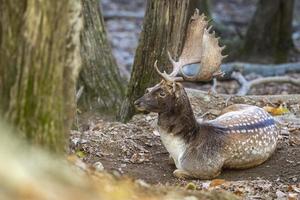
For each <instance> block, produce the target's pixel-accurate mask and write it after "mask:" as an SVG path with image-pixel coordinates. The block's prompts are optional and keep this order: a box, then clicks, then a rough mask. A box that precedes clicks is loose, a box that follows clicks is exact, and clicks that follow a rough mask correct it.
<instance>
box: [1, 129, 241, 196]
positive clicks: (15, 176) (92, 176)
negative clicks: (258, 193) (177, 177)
mask: <svg viewBox="0 0 300 200" xmlns="http://www.w3.org/2000/svg"><path fill="white" fill-rule="evenodd" d="M12 135H13V134H12V133H11V131H10V130H8V129H7V127H5V126H3V124H2V123H0V154H1V156H0V163H1V165H0V178H1V181H0V188H1V189H0V190H1V192H0V199H5V200H24V199H30V200H40V199H44V200H52V199H56V200H68V199H70V200H71V199H72V200H77V199H78V200H79V199H85V200H92V199H93V200H94V199H105V200H110V199H114V200H129V199H130V200H135V199H136V200H143V199H147V200H156V199H174V200H176V199H195V200H196V199H218V200H222V199H237V198H236V197H235V196H234V195H232V194H231V193H228V192H225V191H215V190H212V191H208V192H200V191H187V190H183V189H178V188H175V187H159V186H157V187H152V186H150V185H148V184H147V183H145V182H143V181H141V180H140V181H135V180H133V179H130V178H121V177H115V176H113V175H110V174H108V173H105V172H98V171H96V170H95V169H93V168H91V167H89V166H87V165H86V164H85V163H83V162H82V161H81V160H80V159H78V158H76V157H73V156H71V157H69V161H70V162H71V163H72V164H69V163H67V162H66V161H65V160H64V159H62V158H60V157H58V156H53V155H50V154H48V153H46V152H45V151H41V150H40V149H38V148H33V147H29V146H28V145H27V144H25V143H22V142H20V141H19V140H18V139H17V138H13V137H12ZM74 165H75V166H74Z"/></svg>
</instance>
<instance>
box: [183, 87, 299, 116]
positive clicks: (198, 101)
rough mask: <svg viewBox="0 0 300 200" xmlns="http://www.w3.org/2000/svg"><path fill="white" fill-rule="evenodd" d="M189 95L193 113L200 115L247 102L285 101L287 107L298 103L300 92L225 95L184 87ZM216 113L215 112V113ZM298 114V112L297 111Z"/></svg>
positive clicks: (264, 103)
mask: <svg viewBox="0 0 300 200" xmlns="http://www.w3.org/2000/svg"><path fill="white" fill-rule="evenodd" d="M186 91H187V93H188V96H189V97H190V101H191V104H192V106H193V109H194V111H195V113H196V114H197V115H198V116H200V115H202V114H203V113H205V112H210V111H211V110H213V111H215V112H221V110H222V109H223V108H225V107H227V106H229V105H232V104H240V103H241V104H249V105H256V106H259V107H263V106H265V105H267V104H270V103H272V104H277V103H279V102H285V103H286V105H287V107H291V106H292V105H296V104H299V102H300V94H291V95H246V96H237V95H227V94H208V93H207V92H205V91H201V90H196V89H190V88H187V89H186ZM217 114H218V113H216V115H217ZM298 114H299V115H300V113H298Z"/></svg>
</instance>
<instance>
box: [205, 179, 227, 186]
mask: <svg viewBox="0 0 300 200" xmlns="http://www.w3.org/2000/svg"><path fill="white" fill-rule="evenodd" d="M225 182H226V181H225V179H213V180H212V181H211V182H210V185H209V187H216V186H218V185H222V184H224V183H225Z"/></svg>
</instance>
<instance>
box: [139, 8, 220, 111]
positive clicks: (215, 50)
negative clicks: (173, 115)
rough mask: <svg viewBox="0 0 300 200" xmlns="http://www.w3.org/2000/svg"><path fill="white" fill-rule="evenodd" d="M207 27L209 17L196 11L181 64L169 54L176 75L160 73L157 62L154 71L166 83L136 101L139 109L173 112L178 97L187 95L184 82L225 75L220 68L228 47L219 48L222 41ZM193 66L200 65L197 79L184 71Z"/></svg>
mask: <svg viewBox="0 0 300 200" xmlns="http://www.w3.org/2000/svg"><path fill="white" fill-rule="evenodd" d="M207 24H208V22H207V21H206V20H205V16H204V15H203V14H202V15H199V10H198V9H196V11H195V13H194V15H193V16H192V17H191V19H190V22H189V25H188V29H187V35H186V41H185V43H184V47H183V50H182V53H181V55H180V57H179V59H178V61H175V60H174V59H173V58H172V56H171V55H170V53H169V52H168V57H169V60H170V62H171V64H172V66H173V70H172V72H171V73H170V74H167V73H166V72H165V71H164V72H160V71H159V69H158V67H157V61H156V62H155V63H154V68H155V69H156V71H157V73H158V74H159V75H160V76H161V77H162V79H163V80H162V81H161V82H160V83H159V84H157V85H155V86H154V87H151V88H148V89H147V90H146V93H145V94H144V96H143V97H141V98H140V99H138V100H137V101H135V106H136V108H137V109H138V110H142V111H151V112H158V113H160V112H164V111H167V110H172V109H173V108H174V106H176V103H177V102H178V98H180V96H181V95H182V94H185V91H184V89H183V87H182V85H181V84H180V83H179V82H180V81H207V80H211V79H212V78H213V77H215V76H218V75H221V74H222V72H221V71H220V65H221V61H222V59H223V58H224V57H226V56H223V55H222V54H221V52H222V50H223V49H224V48H225V47H220V46H219V45H218V40H219V38H216V37H215V33H214V32H212V33H210V30H211V27H209V28H207ZM190 64H198V66H199V67H198V72H197V73H196V74H194V75H193V76H188V75H186V74H185V73H184V71H183V68H184V67H185V66H187V65H190ZM184 96H186V95H184ZM185 99H186V98H185Z"/></svg>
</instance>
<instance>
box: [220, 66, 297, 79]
mask: <svg viewBox="0 0 300 200" xmlns="http://www.w3.org/2000/svg"><path fill="white" fill-rule="evenodd" d="M221 69H222V71H224V72H225V76H224V78H225V79H230V78H231V74H232V73H233V72H234V71H239V72H241V73H242V74H243V75H247V74H250V73H255V74H258V75H261V76H264V77H266V76H282V75H285V74H286V73H292V72H298V73H299V72H300V62H296V63H285V64H251V63H241V62H233V63H226V64H223V65H221Z"/></svg>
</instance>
